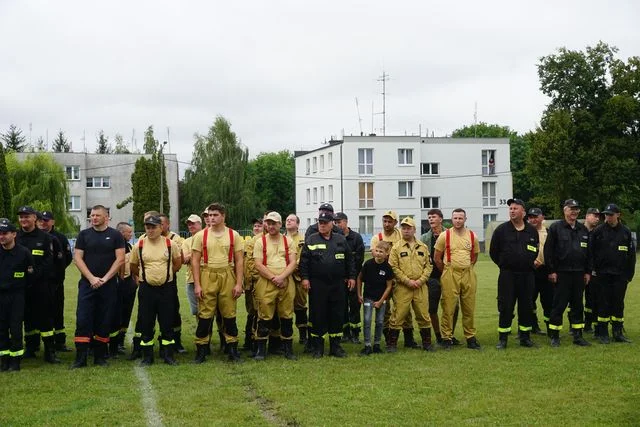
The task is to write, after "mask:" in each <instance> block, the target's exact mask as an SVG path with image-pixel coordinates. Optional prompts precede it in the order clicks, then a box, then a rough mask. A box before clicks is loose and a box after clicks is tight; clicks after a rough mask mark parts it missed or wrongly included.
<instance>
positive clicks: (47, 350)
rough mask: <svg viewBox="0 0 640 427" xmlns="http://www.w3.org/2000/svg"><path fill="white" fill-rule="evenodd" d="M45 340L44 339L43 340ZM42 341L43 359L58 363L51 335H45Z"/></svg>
mask: <svg viewBox="0 0 640 427" xmlns="http://www.w3.org/2000/svg"><path fill="white" fill-rule="evenodd" d="M45 340H46V341H45ZM45 340H43V341H44V361H45V362H47V363H54V364H55V363H60V359H58V357H57V356H56V348H55V344H54V343H53V337H47V338H45Z"/></svg>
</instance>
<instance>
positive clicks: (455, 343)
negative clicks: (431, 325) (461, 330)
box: [451, 337, 460, 345]
mask: <svg viewBox="0 0 640 427" xmlns="http://www.w3.org/2000/svg"><path fill="white" fill-rule="evenodd" d="M451 344H452V345H460V341H459V340H458V338H456V337H451Z"/></svg>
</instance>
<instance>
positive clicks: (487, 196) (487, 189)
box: [482, 182, 496, 207]
mask: <svg viewBox="0 0 640 427" xmlns="http://www.w3.org/2000/svg"><path fill="white" fill-rule="evenodd" d="M482 206H483V207H487V206H489V207H493V206H496V183H495V182H483V183H482Z"/></svg>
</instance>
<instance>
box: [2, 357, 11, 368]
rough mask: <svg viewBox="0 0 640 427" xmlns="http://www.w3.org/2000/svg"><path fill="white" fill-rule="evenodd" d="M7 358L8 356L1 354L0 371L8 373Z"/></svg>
mask: <svg viewBox="0 0 640 427" xmlns="http://www.w3.org/2000/svg"><path fill="white" fill-rule="evenodd" d="M9 357H11V356H9V355H8V354H3V355H2V357H1V360H0V371H8V370H9Z"/></svg>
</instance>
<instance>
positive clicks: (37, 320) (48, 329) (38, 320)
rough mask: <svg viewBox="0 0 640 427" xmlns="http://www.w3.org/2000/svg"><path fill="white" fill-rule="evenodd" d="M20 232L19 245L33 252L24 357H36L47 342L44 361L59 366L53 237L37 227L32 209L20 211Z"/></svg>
mask: <svg viewBox="0 0 640 427" xmlns="http://www.w3.org/2000/svg"><path fill="white" fill-rule="evenodd" d="M18 216H19V222H20V230H18V235H17V238H16V242H17V243H18V244H20V245H22V246H24V247H26V248H27V249H29V250H30V251H31V255H32V256H33V267H34V274H33V283H32V286H30V287H29V288H28V289H27V292H26V293H25V310H24V314H25V316H24V331H25V333H24V335H25V338H24V339H25V353H24V357H25V358H32V357H35V353H36V351H38V347H39V346H40V337H42V342H43V343H44V360H45V361H46V362H48V363H60V360H59V359H58V358H57V357H56V351H55V344H54V341H53V307H54V306H53V292H52V289H51V288H52V286H51V284H50V283H49V280H50V278H51V275H52V272H53V268H54V266H53V238H52V237H51V236H50V235H49V233H45V232H44V231H42V230H40V229H39V228H38V227H36V218H37V212H36V210H35V209H33V208H32V207H31V206H22V207H21V208H20V209H18Z"/></svg>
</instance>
